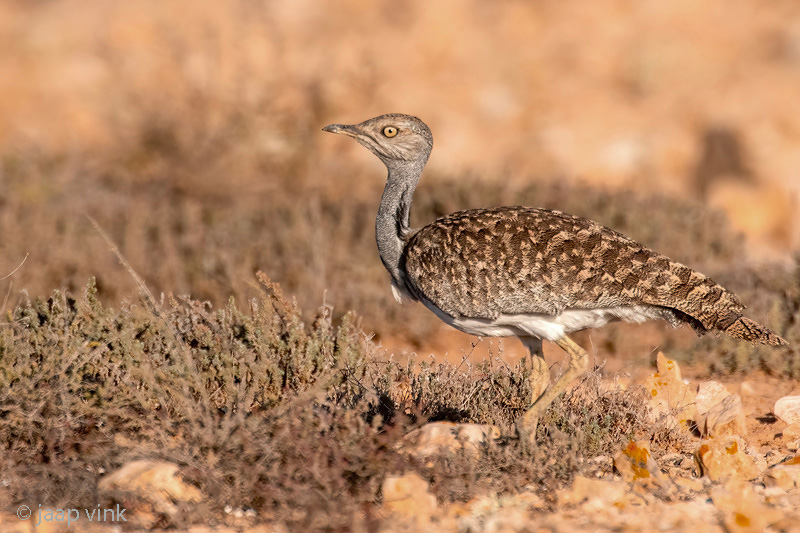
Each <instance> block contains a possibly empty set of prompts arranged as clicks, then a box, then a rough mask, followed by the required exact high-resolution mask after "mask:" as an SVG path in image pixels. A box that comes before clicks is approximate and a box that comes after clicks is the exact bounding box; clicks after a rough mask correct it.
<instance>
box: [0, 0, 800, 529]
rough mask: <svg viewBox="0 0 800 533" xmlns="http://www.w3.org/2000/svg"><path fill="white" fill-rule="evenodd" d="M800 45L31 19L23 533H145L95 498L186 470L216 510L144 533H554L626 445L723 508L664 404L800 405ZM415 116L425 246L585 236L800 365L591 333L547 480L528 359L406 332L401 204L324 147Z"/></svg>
mask: <svg viewBox="0 0 800 533" xmlns="http://www.w3.org/2000/svg"><path fill="white" fill-rule="evenodd" d="M654 9H655V10H656V11H657V12H653V11H652V10H654ZM798 15H800V13H798V11H797V7H796V6H794V5H793V4H791V3H780V2H779V3H777V4H774V5H772V6H771V7H770V8H769V9H761V8H760V7H759V5H758V3H756V2H739V3H734V4H731V3H721V2H708V3H706V4H703V6H702V7H698V6H697V5H696V4H695V3H694V2H677V3H670V4H669V6H662V7H658V8H656V7H655V6H650V7H649V8H648V7H646V6H634V5H627V4H619V5H615V6H613V7H609V8H607V9H606V8H600V7H599V6H594V5H592V6H589V5H587V4H585V3H584V4H581V5H578V4H577V3H563V4H558V5H555V4H554V5H545V4H536V5H533V4H531V5H527V4H525V3H515V2H494V3H490V2H481V1H479V0H473V1H470V2H466V3H455V2H452V3H451V2H443V3H435V4H434V3H426V2H410V3H409V4H408V5H407V6H405V7H400V6H399V5H397V4H396V3H392V2H382V3H378V4H373V3H369V2H361V1H351V2H345V3H342V4H341V5H339V6H338V7H336V8H333V7H332V6H329V5H327V4H325V3H324V2H317V1H311V2H304V3H300V4H297V5H295V4H293V3H289V2H255V1H253V2H249V1H242V2H230V3H205V4H196V3H193V2H184V1H177V2H169V3H166V2H157V1H155V0H153V1H149V0H148V1H145V2H139V3H137V5H136V7H134V5H133V4H130V5H128V4H121V3H118V4H108V3H105V2H100V1H88V2H84V3H82V4H81V5H80V7H78V6H76V5H74V4H71V3H68V2H7V3H5V4H3V5H2V6H0V42H3V44H4V45H5V46H4V49H5V50H6V51H7V53H5V54H4V61H3V62H2V65H0V94H2V95H3V98H0V278H1V279H0V289H2V290H0V296H1V298H0V301H2V304H0V311H1V312H2V316H1V317H0V444H2V447H3V448H2V449H3V460H2V462H0V511H2V512H4V513H5V514H3V515H2V516H0V526H2V528H6V527H7V524H14V527H16V526H17V525H18V523H19V520H17V519H16V518H15V517H14V516H13V513H14V511H15V509H17V508H18V506H19V505H21V504H23V503H25V504H28V505H32V504H33V505H32V506H35V505H38V504H42V505H43V506H48V505H49V506H51V507H59V508H68V507H69V508H90V507H94V506H97V505H101V506H113V505H116V504H122V505H126V506H129V507H130V508H131V509H134V510H135V509H140V510H141V509H143V507H144V506H145V502H143V501H139V500H137V498H138V496H135V495H132V494H131V493H130V492H126V491H122V490H116V489H115V490H111V489H107V488H102V487H101V485H100V483H101V481H102V480H103V479H104V478H106V477H107V476H108V474H109V473H110V472H113V471H115V470H118V469H119V468H120V467H122V466H124V465H125V464H128V463H130V462H131V461H134V460H140V459H148V460H160V461H166V462H170V463H173V464H176V465H178V466H179V471H180V478H181V479H182V480H183V483H185V484H186V485H187V486H188V487H191V488H192V489H194V490H196V491H198V493H199V494H200V495H201V497H199V498H193V499H189V500H185V501H177V503H175V506H174V507H169V508H168V509H167V508H164V507H158V505H155V506H153V508H152V509H151V512H149V513H146V512H144V511H142V512H141V513H140V516H147V518H142V519H141V520H140V521H139V522H132V523H131V524H129V525H128V526H127V527H129V528H134V527H140V528H159V527H167V528H182V529H185V528H188V527H189V526H192V525H201V524H202V525H208V526H209V527H218V528H223V527H230V528H234V529H236V530H245V529H246V528H249V527H257V526H259V525H263V526H265V527H267V526H269V527H275V528H279V527H284V528H288V530H292V531H294V530H297V531H301V530H302V531H306V530H308V531H312V530H319V531H347V530H362V531H378V530H385V529H390V528H392V527H396V528H399V529H402V528H403V527H408V528H410V529H408V530H414V529H413V528H414V527H416V526H414V525H413V524H411V525H409V524H405V523H404V522H402V521H397V520H392V519H390V518H389V517H390V516H391V515H390V514H389V511H387V508H388V507H387V506H386V505H385V502H384V492H383V490H384V489H383V487H384V483H385V482H386V480H387V479H389V478H391V477H392V476H396V475H399V474H403V473H416V474H418V475H419V476H420V477H421V478H422V479H423V480H424V481H425V482H426V483H427V485H428V487H429V490H430V493H431V494H432V495H433V496H434V498H435V502H436V503H437V505H438V506H439V509H440V510H442V509H449V510H450V511H447V512H448V513H450V512H452V513H455V514H450V515H447V516H448V517H449V518H452V519H453V520H455V522H453V523H461V524H462V525H461V526H460V527H461V529H462V530H476V528H477V527H478V526H476V525H475V523H472V522H470V524H472V525H467V526H465V525H464V522H458V520H457V519H456V518H458V517H460V516H461V515H459V514H458V513H462V514H465V516H466V515H470V513H473V514H474V513H475V512H477V511H475V509H476V507H475V504H474V502H476V501H488V500H485V499H486V498H489V499H490V500H491V501H492V502H494V503H493V504H492V505H495V507H497V506H500V507H502V505H503V504H501V503H497V502H503V501H506V500H503V498H514V497H516V496H518V495H519V494H529V495H531V497H532V498H534V497H535V499H536V501H535V504H533V503H530V502H529V503H528V504H525V505H527V507H525V509H526V511H525V512H526V513H528V514H526V515H525V516H527V517H529V518H530V517H531V516H532V517H533V518H532V520H534V519H537V520H538V518H541V519H542V520H545V518H543V517H546V516H553V515H554V514H557V513H559V512H561V511H562V510H563V509H564V508H565V507H567V508H569V505H570V504H568V503H565V501H566V500H565V499H564V497H563V494H564V491H568V490H571V489H570V487H573V486H574V483H575V480H576V479H583V478H597V479H600V478H603V479H606V478H613V477H614V476H618V474H615V473H614V470H613V468H614V467H613V465H612V460H611V458H612V457H613V456H614V455H615V454H616V453H617V452H618V451H619V450H623V449H625V447H626V446H628V444H629V442H631V441H646V442H648V443H649V446H650V451H651V452H652V455H653V457H654V459H655V460H656V461H657V462H658V464H659V465H660V466H661V469H662V470H664V472H665V473H668V474H669V475H670V476H672V477H674V478H685V479H688V480H692V481H696V479H695V478H696V477H698V476H699V474H700V473H701V472H700V471H698V470H696V469H695V468H693V467H692V456H693V453H695V451H696V448H697V446H698V441H697V439H699V438H700V436H701V435H700V433H702V429H697V428H694V433H692V431H688V432H687V431H681V430H679V429H678V428H677V427H676V423H675V419H674V417H673V418H672V419H671V418H670V417H668V416H661V415H662V414H663V413H661V414H659V413H656V412H654V411H653V406H652V403H651V400H652V398H650V397H648V391H647V390H646V389H645V388H643V387H642V385H643V384H644V381H643V380H642V379H640V376H641V374H642V373H647V374H651V373H653V372H654V371H655V369H654V368H653V366H654V365H655V361H656V353H657V352H659V351H662V352H664V353H665V354H666V355H667V356H668V357H669V358H670V359H672V360H675V361H677V362H678V363H679V364H680V365H681V366H682V367H683V369H684V375H685V376H688V377H687V379H691V380H694V381H695V382H699V381H701V380H718V381H720V382H722V383H725V384H726V385H727V386H729V387H738V386H739V385H741V384H742V383H745V382H747V383H761V382H763V383H768V384H770V386H771V387H772V389H773V390H774V391H781V394H787V395H788V394H798V393H800V391H799V390H797V388H796V383H797V380H798V378H800V256H798V255H797V253H798V246H799V245H800V240H798V239H800V233H798V230H797V228H798V227H800V223H799V222H798V219H797V215H796V205H797V198H798V196H797V194H798V193H799V192H798V191H800V188H798V187H799V185H798V184H799V183H800V181H798V178H797V176H798V172H800V170H798V169H800V160H798V155H797V154H798V153H800V152H798V151H797V150H796V147H797V145H798V142H800V122H798V121H799V120H800V118H798V117H800V112H793V111H798V108H797V106H798V100H797V98H796V95H797V94H798V91H800V77H798V75H797V73H798V67H799V66H800V59H798V52H797V50H798V47H800V45H798V42H800V39H799V38H798V36H797V28H796V27H795V26H796V24H794V23H793V22H792V21H793V20H796V19H797V16H798ZM710 20H714V21H719V24H708V23H707V21H710ZM702 21H706V23H702ZM793 24H794V25H793ZM576 28H580V30H581V31H580V32H578V33H576ZM465 36H468V37H469V38H466V37H465ZM443 88H447V90H446V91H445V90H444V89H443ZM445 93H446V94H445ZM390 111H399V112H410V113H415V114H418V115H420V116H422V117H424V118H425V120H426V122H428V123H429V124H430V125H431V126H432V128H433V130H434V137H435V139H436V141H435V142H436V144H435V147H434V153H433V157H432V159H431V163H430V168H429V169H428V170H427V171H426V173H425V175H424V177H423V181H422V183H421V185H420V187H419V189H418V192H417V195H416V198H415V203H414V210H413V212H412V222H413V223H414V224H415V225H422V224H425V223H427V222H428V221H430V220H432V219H434V218H436V217H438V216H442V215H444V214H447V213H450V212H452V211H456V210H459V209H467V208H473V207H484V206H489V205H531V206H542V207H548V208H554V209H559V210H563V211H568V212H571V213H574V214H578V215H582V216H586V217H589V218H592V219H594V220H597V221H599V222H601V223H604V224H606V225H608V226H611V227H613V228H614V229H616V230H618V231H621V232H623V233H626V234H628V235H630V236H631V237H633V238H635V239H637V240H638V241H640V242H642V243H644V244H646V245H648V246H650V247H652V248H654V249H657V250H659V251H660V252H662V253H664V254H666V255H669V256H671V257H673V258H675V259H677V260H679V261H681V262H684V263H686V264H689V265H691V266H693V267H695V268H697V269H698V270H700V271H702V272H705V273H707V274H709V275H711V276H712V277H713V278H714V279H715V280H717V281H719V282H720V283H722V284H723V285H725V286H727V287H729V288H731V289H732V290H733V291H734V292H736V293H737V294H738V295H739V296H740V297H741V299H742V300H743V301H744V302H746V303H747V305H748V310H747V313H748V315H749V316H751V317H753V318H755V319H758V320H759V321H761V322H764V323H766V324H768V325H769V326H770V327H771V328H773V329H774V330H775V331H777V332H778V333H780V334H781V335H782V336H784V337H785V338H786V339H787V340H788V341H789V342H790V344H791V346H790V347H789V348H787V349H780V350H773V349H769V348H762V347H756V346H751V345H748V344H745V343H739V342H736V341H734V340H731V339H726V338H719V337H703V338H696V337H695V336H694V334H693V333H692V332H691V331H687V330H671V329H669V328H668V327H667V326H663V325H658V326H649V327H646V326H642V327H638V328H637V327H630V326H624V325H611V326H609V327H607V328H604V329H603V330H601V331H593V332H587V333H583V334H581V335H580V336H579V340H580V341H581V343H582V344H583V345H584V346H587V347H590V351H591V355H592V356H593V358H594V363H595V368H594V370H593V371H592V372H591V373H590V374H589V375H588V376H587V377H586V378H585V379H584V380H582V381H580V382H579V383H576V384H575V387H574V388H572V389H571V390H570V391H569V392H568V393H567V394H565V395H564V396H562V397H561V398H559V399H558V400H557V401H556V402H555V403H554V404H553V406H552V407H551V408H550V409H549V411H548V416H547V417H546V419H545V420H542V421H541V423H540V426H539V429H538V432H537V435H536V444H537V446H535V447H534V448H532V449H531V450H527V451H523V450H521V449H519V447H518V446H517V444H516V440H515V438H514V429H513V421H514V420H515V418H516V417H517V416H518V415H519V413H521V412H522V411H523V410H524V409H525V408H526V406H527V405H528V403H529V401H530V390H529V385H528V382H527V376H528V370H527V368H526V366H525V362H524V360H522V359H521V358H520V357H519V355H518V353H517V346H516V344H514V343H511V342H508V343H496V342H489V341H487V340H482V341H479V340H477V339H472V338H469V337H468V336H465V335H464V336H460V337H459V336H454V335H451V334H449V333H447V331H446V330H445V329H444V328H445V326H443V325H442V324H440V323H439V322H438V320H437V319H436V318H435V317H434V316H433V315H431V314H430V313H428V312H427V311H426V310H425V309H423V308H422V307H421V306H418V305H402V306H401V305H398V304H396V303H395V302H394V300H393V298H392V295H391V291H390V290H389V287H388V277H387V275H386V273H385V271H384V270H383V268H382V266H381V264H380V260H379V258H378V255H377V251H376V249H375V243H374V234H373V221H374V213H375V210H376V208H377V203H378V198H379V194H380V190H381V186H382V178H383V172H384V170H383V169H382V168H381V167H379V166H378V164H377V163H376V162H375V161H373V159H372V158H370V157H369V156H368V154H366V153H363V154H362V150H359V149H358V147H351V146H350V144H349V143H340V142H338V141H339V139H335V138H330V137H325V136H324V134H322V133H321V132H320V131H319V130H320V128H321V127H322V126H324V125H325V124H328V123H331V122H356V121H360V120H363V119H365V118H368V117H370V116H374V115H377V114H379V113H382V112H390ZM93 221H94V223H93ZM120 258H124V261H125V264H122V263H121V261H120ZM23 261H24V262H23ZM20 265H21V266H20ZM454 339H455V342H454ZM547 355H548V358H549V360H550V361H551V362H553V361H555V362H554V363H553V364H554V372H557V371H558V365H559V363H558V361H556V360H555V359H554V357H555V356H556V354H555V353H551V352H549V351H548V352H547ZM637 372H638V374H637ZM776 393H777V392H776ZM769 398H770V400H771V401H773V402H774V400H775V399H777V398H772V397H771V396H770V397H769ZM747 401H748V400H747V399H745V403H747ZM754 402H755V400H754ZM673 407H674V406H673ZM745 407H746V408H745V411H746V412H747V413H748V427H749V430H750V435H751V436H750V437H748V438H749V439H750V440H749V441H748V445H749V446H750V448H751V451H752V453H753V454H754V455H758V454H760V456H761V457H762V458H764V457H768V459H764V460H765V461H766V462H767V463H769V464H774V463H777V462H779V461H780V460H782V459H784V458H785V457H787V456H788V455H789V451H788V450H787V449H786V448H785V446H784V441H781V440H780V438H779V437H776V435H779V434H780V429H781V428H778V427H777V426H775V425H774V424H775V419H774V417H773V418H772V419H771V420H772V422H769V420H770V418H769V414H770V409H771V406H766V407H765V406H763V405H761V404H758V405H757V406H755V407H752V408H750V410H748V409H747V406H745ZM437 421H447V422H454V423H459V424H463V423H476V424H486V425H492V426H495V427H496V428H497V429H498V434H499V437H498V438H497V439H492V440H490V441H488V442H485V443H484V444H483V445H481V446H480V447H479V450H478V451H477V452H476V453H478V456H477V457H476V456H475V455H474V454H473V453H472V452H470V451H468V449H467V448H466V447H462V448H457V449H442V450H440V451H439V452H437V453H435V454H433V455H432V456H426V457H422V456H419V455H415V454H414V453H409V452H408V450H407V449H406V448H407V447H406V441H405V439H406V437H407V435H408V434H410V433H412V432H413V431H415V430H417V429H419V428H422V427H424V426H425V425H426V424H427V423H430V422H437ZM693 439H694V440H693ZM706 478H707V476H706V477H705V478H702V479H706ZM762 481H763V476H762V477H761V478H758V479H756V481H754V483H755V484H756V485H757V484H758V483H761V484H762V485H763V483H762ZM631 486H634V485H631ZM681 487H683V488H682V489H681V490H677V489H675V490H673V489H669V488H667V486H666V485H661V486H659V487H656V488H653V487H650V488H649V489H648V491H647V496H646V498H645V499H646V505H645V508H655V507H653V506H658V505H662V504H665V503H668V504H674V503H680V502H684V501H689V500H691V499H693V498H697V497H699V496H698V495H701V496H702V495H707V494H711V492H710V491H713V490H714V486H712V485H709V484H708V483H706V484H705V485H703V484H702V483H701V486H699V487H694V486H693V488H692V489H691V490H689V489H686V488H685V486H683V485H681ZM640 489H641V487H639V488H636V489H635V490H634V489H631V490H633V492H636V490H640ZM789 492H791V491H789ZM792 494H795V495H796V490H795V493H791V494H789V496H787V498H788V497H794V496H792ZM559 495H562V496H559ZM482 498H483V499H484V500H482ZM492 498H494V499H492ZM715 501H716V500H715ZM151 505H152V504H151ZM487 505H488V504H487ZM514 505H517V506H521V505H523V504H518V503H515V504H514ZM764 505H771V506H772V507H776V508H777V507H780V506H779V505H777V504H775V503H774V502H773V503H770V502H767V503H766V504H764ZM647 506H651V507H647ZM523 507H524V506H523ZM458 509H462V510H461V511H459V510H458ZM515 509H516V507H515ZM720 509H721V508H720ZM237 512H239V515H237V514H236V513H237ZM487 512H488V511H487ZM720 512H721V511H720ZM242 513H244V514H242ZM442 513H445V511H442ZM445 514H446V513H445ZM789 514H790V513H789ZM443 516H444V515H443ZM470 516H472V515H470ZM787 516H788V515H787ZM454 517H456V518H454ZM537 517H538V518H537ZM458 519H460V518H458ZM787 520H788V519H787ZM445 523H446V521H445V520H444V518H442V521H440V522H438V524H439V525H440V526H441V527H442V528H445ZM447 523H449V522H447ZM476 523H477V522H476ZM521 523H524V521H523V522H521ZM776 523H777V522H776ZM787 523H789V522H787ZM480 524H483V522H480ZM8 527H9V528H10V527H11V526H8ZM447 527H449V526H447ZM521 527H522V526H521ZM525 527H527V526H525ZM726 527H728V526H726ZM786 527H787V528H788V526H786ZM470 528H472V529H470ZM729 529H730V528H729Z"/></svg>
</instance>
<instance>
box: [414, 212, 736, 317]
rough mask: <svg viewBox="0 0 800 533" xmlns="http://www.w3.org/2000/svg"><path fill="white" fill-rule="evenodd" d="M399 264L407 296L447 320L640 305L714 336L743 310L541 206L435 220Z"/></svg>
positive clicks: (648, 254) (615, 238)
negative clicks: (669, 312) (418, 297)
mask: <svg viewBox="0 0 800 533" xmlns="http://www.w3.org/2000/svg"><path fill="white" fill-rule="evenodd" d="M404 267H405V270H406V273H407V276H408V279H409V281H410V282H411V284H413V285H414V287H415V290H416V291H417V292H419V293H421V294H422V296H424V297H425V298H427V299H428V300H430V301H431V302H432V303H434V304H435V305H436V306H437V307H439V308H440V309H442V310H443V311H445V312H446V313H448V314H450V315H452V316H468V317H476V318H488V319H492V318H496V317H497V315H499V314H500V313H546V314H552V315H557V314H559V313H560V312H561V311H563V310H565V309H572V308H582V309H593V308H600V307H616V306H629V305H642V304H647V305H656V306H662V307H667V308H671V309H676V310H678V311H680V312H681V313H684V314H686V315H688V316H690V317H692V318H694V319H695V320H696V321H698V322H699V323H700V324H702V326H703V327H704V329H717V328H718V323H720V322H721V321H722V322H725V321H726V320H729V319H732V317H739V316H741V309H742V308H743V306H742V304H741V303H740V302H739V301H738V300H737V299H736V297H735V296H734V295H733V294H732V293H731V292H729V291H727V290H725V289H724V288H723V287H721V286H720V285H718V284H717V283H715V282H714V281H713V280H711V279H710V278H708V277H706V276H704V275H702V274H700V273H698V272H695V271H694V270H692V269H690V268H689V267H686V266H684V265H682V264H680V263H677V262H675V261H672V260H670V259H668V258H667V257H664V256H663V255H660V254H658V253H656V252H654V251H652V250H650V249H648V248H646V247H644V246H642V245H641V244H639V243H637V242H635V241H633V240H632V239H629V238H628V237H626V236H624V235H622V234H621V233H618V232H616V231H613V230H611V229H609V228H607V227H605V226H602V225H600V224H597V223H596V222H592V221H590V220H587V219H584V218H580V217H576V216H572V215H567V214H565V213H561V212H558V211H550V210H546V209H532V208H524V207H506V208H495V209H480V210H471V211H462V212H459V213H454V214H453V215H450V216H447V217H444V218H441V219H439V220H437V221H435V222H433V223H432V224H430V225H428V226H426V227H424V228H422V229H421V230H420V231H419V232H417V233H416V234H415V235H414V236H413V237H412V238H411V240H410V241H409V243H408V245H407V246H406V254H405V265H404Z"/></svg>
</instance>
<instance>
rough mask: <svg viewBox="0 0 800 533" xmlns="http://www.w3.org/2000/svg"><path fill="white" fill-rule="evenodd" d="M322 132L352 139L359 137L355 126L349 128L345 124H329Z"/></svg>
mask: <svg viewBox="0 0 800 533" xmlns="http://www.w3.org/2000/svg"><path fill="white" fill-rule="evenodd" d="M322 131H327V132H328V133H341V134H344V135H348V136H350V137H358V131H357V130H356V128H355V126H348V125H345V124H329V125H327V126H325V127H324V128H322Z"/></svg>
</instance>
